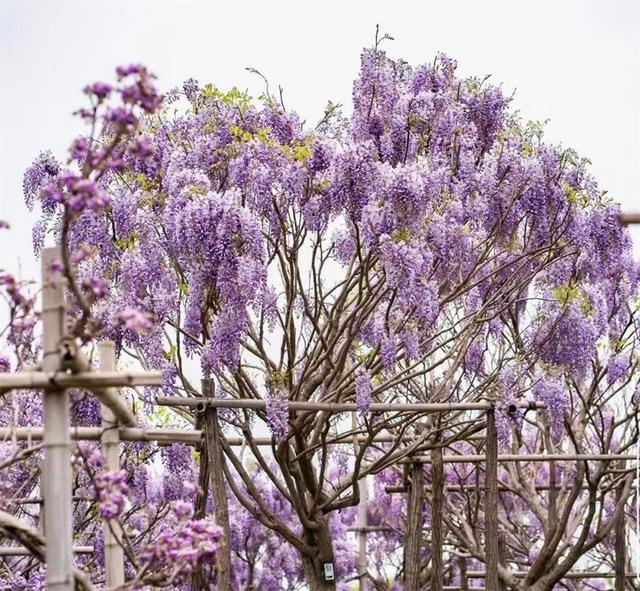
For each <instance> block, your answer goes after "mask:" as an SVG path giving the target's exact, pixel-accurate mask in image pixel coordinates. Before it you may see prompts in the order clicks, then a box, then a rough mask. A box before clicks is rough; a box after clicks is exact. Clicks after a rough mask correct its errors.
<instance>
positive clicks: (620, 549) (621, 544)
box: [614, 461, 627, 591]
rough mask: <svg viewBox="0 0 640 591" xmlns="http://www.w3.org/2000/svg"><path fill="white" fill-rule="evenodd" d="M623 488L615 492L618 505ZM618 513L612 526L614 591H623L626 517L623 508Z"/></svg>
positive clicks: (622, 501)
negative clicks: (613, 532)
mask: <svg viewBox="0 0 640 591" xmlns="http://www.w3.org/2000/svg"><path fill="white" fill-rule="evenodd" d="M620 468H621V470H624V468H625V462H624V461H622V462H620ZM623 495H624V487H623V485H622V484H621V485H620V486H619V488H618V491H617V495H616V496H617V501H618V504H620V503H623V504H624V496H623ZM618 510H619V513H618V516H617V517H616V523H615V525H614V530H615V561H616V562H615V569H616V586H615V590H616V591H625V589H626V583H625V573H626V569H627V539H626V528H625V525H626V523H625V521H626V515H625V512H624V507H618Z"/></svg>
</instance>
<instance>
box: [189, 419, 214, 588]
mask: <svg viewBox="0 0 640 591" xmlns="http://www.w3.org/2000/svg"><path fill="white" fill-rule="evenodd" d="M202 420H203V416H202V413H199V414H198V415H197V420H196V429H199V430H202ZM199 449H200V465H199V467H198V494H197V496H196V501H195V504H194V510H193V518H194V519H203V518H204V517H205V516H206V514H207V499H208V498H209V480H210V475H209V457H208V454H207V446H206V445H200V447H199ZM204 589H206V587H205V573H204V565H203V564H202V563H199V564H197V565H196V566H195V568H194V569H193V573H192V575H191V591H204Z"/></svg>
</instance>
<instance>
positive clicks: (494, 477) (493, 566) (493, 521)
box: [484, 409, 500, 590]
mask: <svg viewBox="0 0 640 591" xmlns="http://www.w3.org/2000/svg"><path fill="white" fill-rule="evenodd" d="M486 436H487V442H486V459H485V476H484V478H485V500H484V527H485V531H484V543H485V564H486V569H487V579H486V587H487V589H496V590H498V589H500V577H499V575H498V563H499V547H498V434H497V431H496V416H495V412H494V411H493V409H492V410H489V411H487V435H486Z"/></svg>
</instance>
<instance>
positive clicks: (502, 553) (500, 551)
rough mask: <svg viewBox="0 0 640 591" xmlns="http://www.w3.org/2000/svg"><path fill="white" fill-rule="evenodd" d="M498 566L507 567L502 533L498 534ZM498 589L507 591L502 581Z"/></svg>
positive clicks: (505, 545)
mask: <svg viewBox="0 0 640 591" xmlns="http://www.w3.org/2000/svg"><path fill="white" fill-rule="evenodd" d="M498 564H499V565H500V566H503V567H505V568H506V566H507V542H506V540H505V537H504V534H503V533H502V532H500V533H499V534H498ZM498 589H499V590H500V591H507V585H506V584H505V583H504V582H503V581H500V583H499V587H498Z"/></svg>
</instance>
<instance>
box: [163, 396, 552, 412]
mask: <svg viewBox="0 0 640 591" xmlns="http://www.w3.org/2000/svg"><path fill="white" fill-rule="evenodd" d="M156 404H159V405H161V406H177V407H180V406H187V407H196V408H201V409H204V407H206V406H212V407H215V408H244V409H248V410H266V408H267V402H266V400H255V399H245V398H242V399H238V398H213V399H211V398H210V399H207V400H204V399H203V398H186V397H182V396H158V397H157V398H156ZM288 406H289V410H290V411H326V412H354V411H357V410H358V407H357V405H356V404H355V403H351V402H302V401H298V400H291V401H290V402H289V405H288ZM517 406H518V408H525V409H529V410H537V409H541V408H545V405H544V404H543V403H541V402H534V401H530V402H520V403H518V405H517ZM489 408H491V403H490V402H441V403H440V402H434V403H422V402H415V403H411V402H407V403H404V402H392V403H383V402H373V403H372V404H371V412H372V413H375V412H424V413H429V412H462V411H474V410H475V411H486V410H488V409H489Z"/></svg>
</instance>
